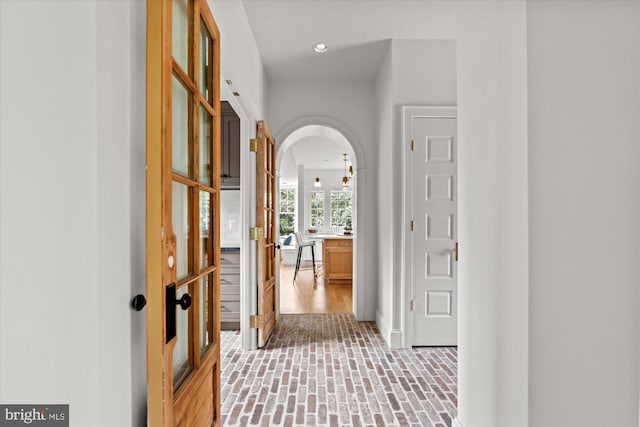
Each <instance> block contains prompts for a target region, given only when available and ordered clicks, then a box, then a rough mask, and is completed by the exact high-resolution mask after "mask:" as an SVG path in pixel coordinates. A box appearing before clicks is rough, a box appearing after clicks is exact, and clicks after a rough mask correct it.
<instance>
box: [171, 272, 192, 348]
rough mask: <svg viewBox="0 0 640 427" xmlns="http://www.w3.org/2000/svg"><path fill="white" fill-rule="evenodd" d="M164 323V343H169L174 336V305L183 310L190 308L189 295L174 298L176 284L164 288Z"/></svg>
mask: <svg viewBox="0 0 640 427" xmlns="http://www.w3.org/2000/svg"><path fill="white" fill-rule="evenodd" d="M165 298H166V302H165V322H166V332H167V336H166V342H169V341H171V340H172V339H173V338H175V336H176V326H177V325H176V305H179V306H180V308H182V309H183V310H187V309H188V308H189V307H191V295H189V294H184V295H182V298H180V299H177V298H176V284H175V283H172V284H170V285H169V286H167V287H166V288H165Z"/></svg>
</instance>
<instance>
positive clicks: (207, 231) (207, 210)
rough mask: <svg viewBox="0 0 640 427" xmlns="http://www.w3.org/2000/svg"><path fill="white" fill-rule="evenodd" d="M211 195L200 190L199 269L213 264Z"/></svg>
mask: <svg viewBox="0 0 640 427" xmlns="http://www.w3.org/2000/svg"><path fill="white" fill-rule="evenodd" d="M213 201H214V199H213V197H212V195H211V194H210V193H208V192H206V191H200V269H205V268H206V267H208V266H210V265H212V264H213Z"/></svg>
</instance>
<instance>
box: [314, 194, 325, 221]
mask: <svg viewBox="0 0 640 427" xmlns="http://www.w3.org/2000/svg"><path fill="white" fill-rule="evenodd" d="M311 226H312V227H324V191H312V192H311Z"/></svg>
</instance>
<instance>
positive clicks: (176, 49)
mask: <svg viewBox="0 0 640 427" xmlns="http://www.w3.org/2000/svg"><path fill="white" fill-rule="evenodd" d="M171 15H172V16H171V50H172V52H173V57H174V59H175V60H176V62H177V63H178V65H180V67H181V68H182V69H183V70H184V71H185V72H189V66H188V64H189V62H188V61H189V3H188V1H187V0H173V3H172V5H171Z"/></svg>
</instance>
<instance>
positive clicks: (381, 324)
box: [376, 310, 403, 348]
mask: <svg viewBox="0 0 640 427" xmlns="http://www.w3.org/2000/svg"><path fill="white" fill-rule="evenodd" d="M376 324H377V325H378V329H380V333H381V334H382V338H384V340H385V341H386V342H387V345H388V346H389V348H402V337H403V333H402V331H401V330H399V329H391V326H390V325H388V324H387V322H385V321H384V318H383V317H382V315H380V312H379V311H378V310H376Z"/></svg>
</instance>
